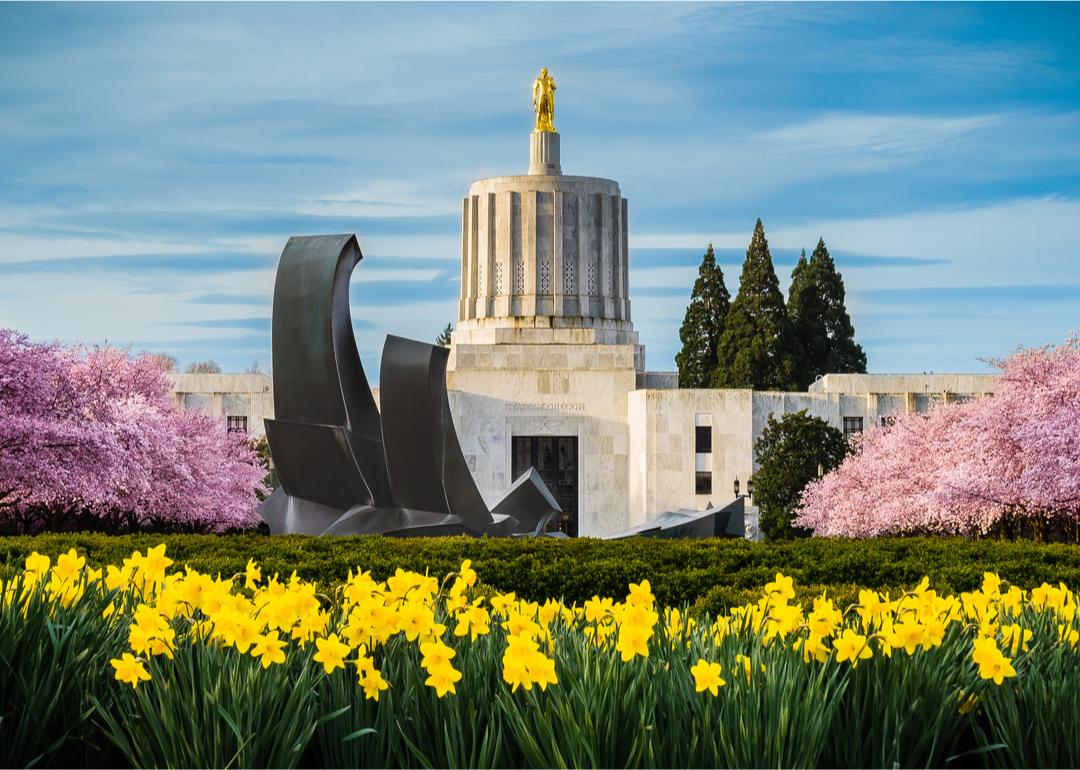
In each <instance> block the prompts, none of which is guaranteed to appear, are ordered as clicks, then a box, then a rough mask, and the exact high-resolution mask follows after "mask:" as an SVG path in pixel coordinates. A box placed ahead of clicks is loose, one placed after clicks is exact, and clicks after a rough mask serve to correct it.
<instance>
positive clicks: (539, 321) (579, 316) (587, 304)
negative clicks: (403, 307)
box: [454, 129, 637, 344]
mask: <svg viewBox="0 0 1080 770" xmlns="http://www.w3.org/2000/svg"><path fill="white" fill-rule="evenodd" d="M529 139H530V158H529V172H528V173H527V174H525V175H523V176H502V177H492V178H490V179H481V180H479V181H476V182H473V183H472V185H471V186H470V187H469V194H468V196H467V197H466V198H465V199H464V200H463V201H462V211H461V299H460V302H459V308H458V326H457V329H456V331H455V333H454V340H455V342H457V343H465V344H469V343H472V344H478V343H479V344H484V343H487V344H491V343H498V342H508V343H509V342H517V343H528V342H544V343H559V342H567V343H598V344H636V343H637V335H636V333H635V332H634V329H633V325H632V324H631V322H630V298H629V278H628V264H629V260H628V249H627V201H626V199H625V198H623V197H622V195H621V193H620V191H619V185H618V183H616V182H614V181H612V180H610V179H598V178H595V177H584V176H567V175H564V174H563V173H562V169H561V165H560V161H559V134H558V133H556V132H555V131H553V130H539V129H538V130H536V131H533V132H532V134H531V136H530V137H529Z"/></svg>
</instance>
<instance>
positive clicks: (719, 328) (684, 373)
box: [675, 243, 731, 388]
mask: <svg viewBox="0 0 1080 770" xmlns="http://www.w3.org/2000/svg"><path fill="white" fill-rule="evenodd" d="M730 301H731V295H730V294H729V293H728V290H727V286H725V285H724V271H723V270H721V269H720V268H719V266H717V264H716V254H714V253H713V245H712V244H711V243H710V244H709V247H708V248H707V249H706V250H705V256H704V257H702V258H701V267H699V268H698V278H697V280H696V281H694V290H693V291H692V292H691V293H690V304H689V305H687V306H686V315H685V316H684V317H683V322H682V327H680V329H679V339H680V340H682V350H680V351H679V352H678V353H677V354H676V355H675V364H676V366H678V368H679V387H680V388H707V387H709V385H710V383H711V380H712V375H713V371H714V370H715V369H716V346H717V343H719V342H720V335H721V334H722V333H723V331H724V319H725V318H727V314H728V306H729V304H730Z"/></svg>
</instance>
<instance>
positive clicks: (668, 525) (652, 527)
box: [604, 497, 746, 540]
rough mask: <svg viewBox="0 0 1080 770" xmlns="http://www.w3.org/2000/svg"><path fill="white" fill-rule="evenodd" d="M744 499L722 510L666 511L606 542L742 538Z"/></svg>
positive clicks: (612, 536) (744, 526) (744, 528)
mask: <svg viewBox="0 0 1080 770" xmlns="http://www.w3.org/2000/svg"><path fill="white" fill-rule="evenodd" d="M745 512H746V498H744V497H740V498H737V499H736V500H735V501H734V502H732V503H728V504H727V505H725V506H724V507H723V508H714V507H713V506H712V505H711V504H710V505H709V507H708V508H706V509H705V510H704V511H690V510H685V509H684V510H678V511H665V512H664V513H661V514H659V515H658V516H655V517H653V518H651V519H649V520H648V521H646V522H645V523H644V524H639V525H638V526H636V527H632V528H630V529H628V530H625V531H623V532H618V533H616V534H614V535H608V536H607V537H606V538H604V539H605V540H624V539H626V538H628V537H663V538H672V537H692V538H702V537H745V536H746V533H745V530H746V524H745Z"/></svg>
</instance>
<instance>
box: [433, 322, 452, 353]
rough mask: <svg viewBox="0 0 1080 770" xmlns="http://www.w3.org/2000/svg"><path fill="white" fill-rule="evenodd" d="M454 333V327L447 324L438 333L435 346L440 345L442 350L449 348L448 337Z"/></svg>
mask: <svg viewBox="0 0 1080 770" xmlns="http://www.w3.org/2000/svg"><path fill="white" fill-rule="evenodd" d="M453 333H454V325H453V324H447V325H446V327H445V328H444V329H443V330H442V331H441V332H440V333H439V336H438V337H436V338H435V344H436V345H442V346H443V347H444V348H448V347H450V335H451V334H453Z"/></svg>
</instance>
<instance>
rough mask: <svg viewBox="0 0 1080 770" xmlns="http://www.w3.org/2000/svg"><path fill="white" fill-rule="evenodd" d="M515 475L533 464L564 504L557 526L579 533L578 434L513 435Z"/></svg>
mask: <svg viewBox="0 0 1080 770" xmlns="http://www.w3.org/2000/svg"><path fill="white" fill-rule="evenodd" d="M512 454H513V459H512V463H511V464H512V465H513V478H515V479H516V478H517V477H518V476H520V475H521V474H522V473H525V471H527V470H529V468H530V467H533V468H536V472H537V473H539V474H540V478H542V479H543V480H544V483H545V484H547V486H548V489H550V490H551V493H552V494H553V495H555V499H556V500H557V501H558V502H559V507H560V508H562V510H563V512H562V516H560V517H559V519H558V520H557V521H556V526H555V529H557V530H558V531H560V532H565V533H566V534H568V535H569V536H570V537H577V532H578V526H577V436H514V447H513V453H512Z"/></svg>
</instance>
